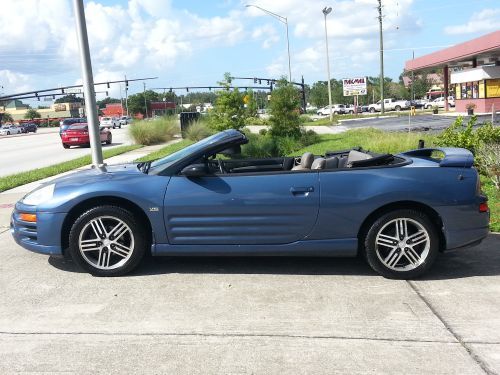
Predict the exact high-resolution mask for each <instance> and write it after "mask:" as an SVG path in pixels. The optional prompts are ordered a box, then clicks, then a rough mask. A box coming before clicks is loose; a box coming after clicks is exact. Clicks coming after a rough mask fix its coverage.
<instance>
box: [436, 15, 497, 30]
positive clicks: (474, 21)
mask: <svg viewBox="0 0 500 375" xmlns="http://www.w3.org/2000/svg"><path fill="white" fill-rule="evenodd" d="M499 21H500V9H483V10H481V11H479V12H476V13H473V14H472V16H471V18H470V20H469V22H467V23H466V24H463V25H455V26H447V27H445V28H444V32H445V33H446V34H449V35H457V34H472V33H486V32H489V31H495V30H498V25H499V24H500V22H499Z"/></svg>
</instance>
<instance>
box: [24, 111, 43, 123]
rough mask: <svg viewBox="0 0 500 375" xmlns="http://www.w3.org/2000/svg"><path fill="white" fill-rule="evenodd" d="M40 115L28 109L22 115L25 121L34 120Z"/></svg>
mask: <svg viewBox="0 0 500 375" xmlns="http://www.w3.org/2000/svg"><path fill="white" fill-rule="evenodd" d="M40 117H42V115H41V114H40V112H38V111H37V110H36V109H33V108H30V109H28V110H27V111H26V113H25V114H24V118H25V119H29V120H33V119H34V118H40Z"/></svg>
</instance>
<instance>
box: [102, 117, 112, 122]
mask: <svg viewBox="0 0 500 375" xmlns="http://www.w3.org/2000/svg"><path fill="white" fill-rule="evenodd" d="M109 120H111V118H109V117H103V118H102V121H109Z"/></svg>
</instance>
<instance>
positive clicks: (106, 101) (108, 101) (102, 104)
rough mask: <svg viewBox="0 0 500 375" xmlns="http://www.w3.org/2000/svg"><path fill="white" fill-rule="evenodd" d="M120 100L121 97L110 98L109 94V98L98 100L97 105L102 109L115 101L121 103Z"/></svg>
mask: <svg viewBox="0 0 500 375" xmlns="http://www.w3.org/2000/svg"><path fill="white" fill-rule="evenodd" d="M120 102H121V100H120V99H116V98H110V97H109V96H108V97H107V98H104V99H102V100H98V101H97V106H98V107H99V108H101V109H102V108H106V104H113V103H120Z"/></svg>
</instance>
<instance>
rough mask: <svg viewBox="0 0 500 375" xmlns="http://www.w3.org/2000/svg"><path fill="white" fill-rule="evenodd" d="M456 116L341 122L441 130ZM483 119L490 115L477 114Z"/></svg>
mask: <svg viewBox="0 0 500 375" xmlns="http://www.w3.org/2000/svg"><path fill="white" fill-rule="evenodd" d="M455 119H456V117H452V116H433V115H431V114H429V115H419V116H413V117H410V118H408V116H401V117H382V118H376V117H373V118H363V119H362V120H356V119H355V120H343V121H342V122H341V124H342V125H343V126H345V127H347V128H349V129H356V128H370V127H373V128H377V129H380V130H386V131H402V130H406V131H407V130H408V128H410V129H412V130H413V131H422V130H424V129H423V128H429V130H431V131H437V130H443V129H445V128H447V127H448V126H450V125H451V124H452V123H453V122H454V121H455ZM467 120H468V117H467V116H465V117H464V123H465V122H467ZM484 121H491V116H489V115H484V116H478V123H481V122H484Z"/></svg>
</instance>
